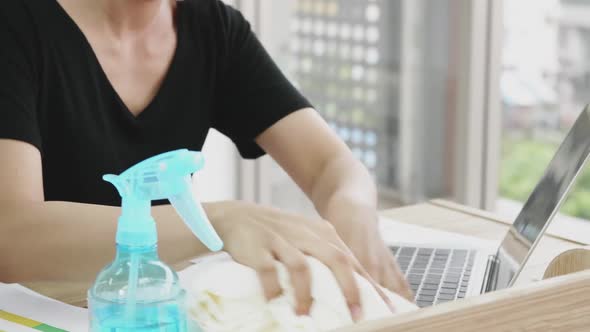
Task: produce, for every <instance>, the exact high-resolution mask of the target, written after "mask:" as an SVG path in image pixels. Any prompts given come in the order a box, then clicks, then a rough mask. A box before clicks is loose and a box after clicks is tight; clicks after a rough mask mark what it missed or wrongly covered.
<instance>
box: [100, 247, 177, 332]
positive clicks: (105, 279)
mask: <svg viewBox="0 0 590 332" xmlns="http://www.w3.org/2000/svg"><path fill="white" fill-rule="evenodd" d="M134 264H137V265H136V266H132V265H134ZM135 267H136V268H137V269H136V270H137V272H135V273H137V275H136V276H135V275H133V274H134V272H133V270H135ZM134 278H136V280H137V283H136V286H135V287H136V288H135V289H130V288H131V287H132V285H133V284H134V283H131V284H130V283H129V280H130V279H134ZM130 297H133V298H135V301H133V302H129V298H130ZM185 301H186V295H185V291H184V290H183V289H182V288H181V287H180V284H179V281H178V276H177V274H176V272H175V271H174V270H173V269H172V268H170V267H169V266H168V265H166V264H164V263H163V262H162V261H161V260H160V259H159V258H158V252H157V250H156V246H150V247H128V246H121V245H119V246H117V256H116V258H115V261H114V262H113V263H112V264H110V265H109V266H107V267H105V268H104V269H103V270H102V271H101V272H100V274H99V275H98V277H97V279H96V282H95V283H94V286H93V287H92V288H91V289H90V290H89V292H88V305H89V308H90V310H91V311H92V312H93V313H94V314H93V317H91V320H90V326H91V331H93V332H128V331H129V332H130V331H134V332H139V331H145V332H151V331H154V332H156V331H157V332H185V331H187V322H186V314H185V312H186V310H185Z"/></svg>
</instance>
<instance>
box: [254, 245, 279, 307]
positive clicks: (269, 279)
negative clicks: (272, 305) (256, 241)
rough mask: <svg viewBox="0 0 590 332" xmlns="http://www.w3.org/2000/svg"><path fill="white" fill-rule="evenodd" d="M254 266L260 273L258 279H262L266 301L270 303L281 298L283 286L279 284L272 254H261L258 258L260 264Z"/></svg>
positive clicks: (268, 252) (267, 252)
mask: <svg viewBox="0 0 590 332" xmlns="http://www.w3.org/2000/svg"><path fill="white" fill-rule="evenodd" d="M253 265H254V268H255V270H256V272H257V273H258V277H259V278H260V282H261V284H262V289H263V290H264V296H265V297H266V299H267V300H269V301H270V300H272V299H274V298H276V297H278V296H280V295H281V294H282V292H283V290H282V288H281V284H280V283H279V277H278V274H277V268H276V266H275V259H274V257H273V256H272V254H271V252H270V251H263V252H261V253H260V256H259V258H258V263H257V264H253Z"/></svg>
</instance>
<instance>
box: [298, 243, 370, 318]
mask: <svg viewBox="0 0 590 332" xmlns="http://www.w3.org/2000/svg"><path fill="white" fill-rule="evenodd" d="M300 245H301V247H302V249H303V250H304V251H305V252H306V253H308V254H309V255H311V256H313V257H315V258H317V259H318V260H319V261H321V262H322V263H324V265H326V266H327V267H328V268H329V269H330V270H331V271H332V274H333V275H334V277H335V278H336V281H337V282H338V285H339V286H340V289H341V291H342V294H343V295H344V298H345V299H346V303H347V304H348V307H349V309H350V314H351V316H352V318H353V319H354V320H355V321H358V320H360V319H361V318H362V309H361V300H360V291H359V288H358V285H357V283H356V279H355V277H354V268H353V264H352V261H351V257H350V256H349V255H348V254H347V253H345V252H344V251H342V250H340V249H338V248H337V247H335V246H334V245H332V244H330V243H321V242H320V240H319V239H318V241H317V242H307V241H306V242H303V243H301V244H300Z"/></svg>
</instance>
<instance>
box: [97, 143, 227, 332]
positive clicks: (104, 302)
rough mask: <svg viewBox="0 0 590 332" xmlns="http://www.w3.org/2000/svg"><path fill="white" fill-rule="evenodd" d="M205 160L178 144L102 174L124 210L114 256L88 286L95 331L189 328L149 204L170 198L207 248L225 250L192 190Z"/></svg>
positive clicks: (179, 289) (176, 331)
mask: <svg viewBox="0 0 590 332" xmlns="http://www.w3.org/2000/svg"><path fill="white" fill-rule="evenodd" d="M202 166H203V158H202V155H201V154H200V153H198V152H192V151H188V150H177V151H172V152H168V153H164V154H161V155H158V156H155V157H152V158H150V159H147V160H145V161H143V162H140V163H138V164H136V165H135V166H133V167H131V168H129V169H128V170H126V171H125V172H123V173H122V174H120V175H119V176H116V175H105V176H104V177H103V179H104V180H105V181H108V182H110V183H112V184H113V185H114V186H115V187H116V188H117V190H118V191H119V194H120V195H121V197H122V214H121V216H120V217H119V224H118V228H117V239H116V241H117V255H116V258H115V261H114V262H112V263H111V264H109V265H108V266H106V267H105V268H104V269H103V270H102V271H101V272H100V273H99V275H98V277H97V278H96V281H95V283H94V285H93V286H92V288H91V289H90V290H89V291H88V305H89V309H90V326H91V331H93V332H99V331H100V332H105V331H109V332H124V331H125V332H131V331H133V332H138V331H142V332H144V331H158V332H164V331H170V332H172V331H174V332H184V331H187V321H186V313H185V298H186V295H185V294H186V293H185V291H184V290H183V289H182V287H181V286H180V284H179V281H178V276H177V274H176V272H175V271H174V270H173V269H172V268H170V267H169V266H168V265H166V264H165V263H164V262H162V261H161V260H160V259H159V257H158V252H157V233H156V224H155V222H154V219H153V218H152V216H151V213H150V210H151V201H152V200H159V199H165V198H167V199H168V200H169V201H170V203H171V204H172V206H174V208H175V209H176V212H177V213H178V214H179V215H180V217H181V218H182V220H184V222H185V223H186V225H187V226H188V227H189V229H190V230H191V231H192V232H193V233H194V234H195V236H197V237H198V238H199V239H200V240H201V242H203V244H205V246H207V248H208V249H209V250H212V251H218V250H221V248H222V247H223V243H222V241H221V239H220V238H219V236H218V235H217V233H216V232H215V230H214V229H213V227H212V226H211V223H210V222H209V220H208V218H207V216H206V214H205V212H204V211H203V209H202V207H201V205H200V203H199V202H198V201H197V200H196V199H195V197H194V195H193V193H192V191H191V181H190V175H191V174H192V173H194V172H196V171H198V170H199V169H201V168H202Z"/></svg>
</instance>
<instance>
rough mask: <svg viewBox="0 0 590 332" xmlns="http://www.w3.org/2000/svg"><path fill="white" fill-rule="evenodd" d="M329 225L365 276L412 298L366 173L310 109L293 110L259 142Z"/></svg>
mask: <svg viewBox="0 0 590 332" xmlns="http://www.w3.org/2000/svg"><path fill="white" fill-rule="evenodd" d="M257 142H258V144H260V146H262V148H263V149H264V150H265V151H266V152H268V153H269V154H270V155H271V156H272V157H273V158H274V159H275V160H276V161H277V162H278V163H279V164H280V165H281V167H283V169H285V171H286V172H287V173H288V174H289V175H290V176H291V177H292V178H293V180H294V181H295V182H296V183H297V184H298V185H299V187H300V188H301V189H302V190H303V191H304V192H305V193H306V195H307V196H308V197H309V198H310V199H311V200H312V202H313V203H314V206H315V207H316V209H317V211H318V212H319V213H320V215H321V216H322V217H323V218H324V219H326V220H328V221H329V222H331V223H332V224H333V225H334V226H335V228H336V230H337V231H338V234H339V235H340V236H341V237H342V239H343V240H344V241H345V242H346V243H347V244H348V246H349V247H350V248H351V249H352V251H353V253H354V254H355V255H356V256H357V258H358V259H359V260H360V261H361V263H362V264H363V266H364V267H365V268H366V269H367V271H368V272H369V274H370V275H371V276H372V277H373V278H374V279H375V280H377V281H378V282H379V283H381V284H382V285H384V286H386V287H388V288H390V289H392V290H394V291H396V292H398V293H400V294H401V295H404V296H406V297H407V298H413V296H412V294H411V291H410V290H409V287H408V284H407V282H406V281H405V280H404V278H403V275H402V274H401V273H400V271H399V269H398V267H397V264H396V263H395V259H394V258H393V255H392V254H391V253H390V252H389V249H388V248H387V247H386V246H385V244H384V243H383V241H382V239H381V236H380V235H379V231H378V216H377V193H376V188H375V184H374V182H373V179H372V178H371V176H370V175H369V173H368V171H367V169H366V168H365V167H364V166H363V165H362V164H361V163H360V162H359V161H358V160H356V158H354V156H353V155H352V152H351V151H350V150H349V149H348V147H347V146H346V145H345V144H344V142H343V141H342V140H340V138H338V136H336V134H335V133H334V132H333V131H332V130H331V129H330V128H329V126H328V125H327V124H326V123H325V122H324V120H323V119H322V118H321V117H320V116H319V115H318V114H317V113H316V112H315V111H314V110H313V109H304V110H300V111H298V112H294V113H292V114H290V115H288V116H286V117H285V118H283V119H282V120H280V121H279V122H277V123H276V124H275V125H273V126H272V127H271V128H269V129H268V130H266V131H265V132H263V133H262V134H261V135H260V136H259V137H258V138H257Z"/></svg>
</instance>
